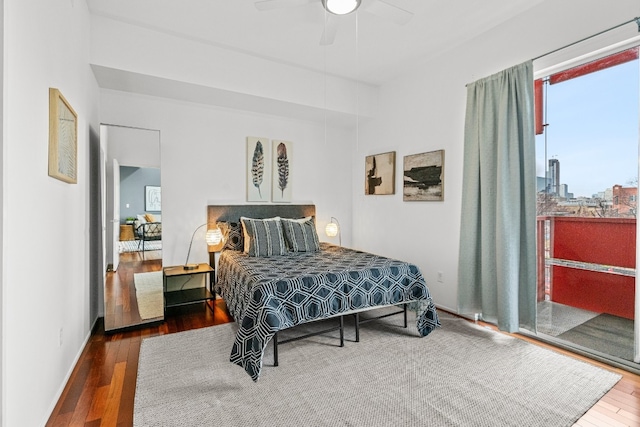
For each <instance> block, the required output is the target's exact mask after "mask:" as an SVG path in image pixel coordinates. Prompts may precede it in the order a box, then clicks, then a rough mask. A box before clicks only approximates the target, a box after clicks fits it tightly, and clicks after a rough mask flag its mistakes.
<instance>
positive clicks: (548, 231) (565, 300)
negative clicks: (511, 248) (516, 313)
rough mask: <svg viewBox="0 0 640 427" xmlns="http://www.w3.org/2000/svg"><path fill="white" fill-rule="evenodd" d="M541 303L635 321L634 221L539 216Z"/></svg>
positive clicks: (539, 287)
mask: <svg viewBox="0 0 640 427" xmlns="http://www.w3.org/2000/svg"><path fill="white" fill-rule="evenodd" d="M537 233H538V299H539V300H542V299H544V298H545V297H547V298H548V299H550V300H551V301H554V302H558V303H561V304H565V305H569V306H572V307H578V308H582V309H585V310H591V311H595V312H598V313H609V314H612V315H615V316H619V317H625V318H627V319H633V318H634V306H635V268H636V220H635V219H634V218H587V217H563V216H539V217H538V230H537Z"/></svg>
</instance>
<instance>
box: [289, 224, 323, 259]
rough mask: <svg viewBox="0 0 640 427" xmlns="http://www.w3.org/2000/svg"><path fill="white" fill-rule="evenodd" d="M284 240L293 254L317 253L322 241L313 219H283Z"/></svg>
mask: <svg viewBox="0 0 640 427" xmlns="http://www.w3.org/2000/svg"><path fill="white" fill-rule="evenodd" d="M280 221H281V222H282V229H283V231H284V238H285V241H286V242H287V247H288V248H289V250H290V251H291V252H317V251H319V250H320V240H319V239H318V233H317V232H316V224H315V222H314V221H313V218H311V217H308V218H304V219H302V220H296V219H284V218H283V219H281V220H280Z"/></svg>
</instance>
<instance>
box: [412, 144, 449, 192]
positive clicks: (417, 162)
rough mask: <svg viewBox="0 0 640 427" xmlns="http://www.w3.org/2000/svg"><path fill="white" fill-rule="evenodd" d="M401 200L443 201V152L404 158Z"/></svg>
mask: <svg viewBox="0 0 640 427" xmlns="http://www.w3.org/2000/svg"><path fill="white" fill-rule="evenodd" d="M403 169H404V172H403V187H402V200H404V201H443V200H444V150H437V151H429V152H427V153H420V154H413V155H410V156H405V157H404V167H403Z"/></svg>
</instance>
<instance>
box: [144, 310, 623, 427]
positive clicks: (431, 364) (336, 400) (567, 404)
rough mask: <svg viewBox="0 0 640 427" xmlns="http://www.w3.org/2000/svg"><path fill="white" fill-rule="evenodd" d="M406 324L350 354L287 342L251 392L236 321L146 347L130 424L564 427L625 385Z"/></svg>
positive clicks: (526, 348)
mask: <svg viewBox="0 0 640 427" xmlns="http://www.w3.org/2000/svg"><path fill="white" fill-rule="evenodd" d="M401 317H402V316H399V317H394V318H387V319H384V320H381V321H377V322H370V323H367V324H366V325H363V326H362V328H361V342H360V343H355V342H353V341H347V342H346V343H345V347H343V348H340V347H338V343H337V340H336V339H335V338H331V337H326V336H317V337H314V338H310V339H305V340H301V341H296V342H293V343H289V344H285V345H283V346H281V347H280V351H279V356H280V357H279V359H280V366H279V367H273V366H272V365H271V363H272V355H271V354H267V355H265V368H264V369H263V373H262V375H261V377H260V379H259V380H258V381H257V382H255V383H254V382H253V381H251V378H250V377H249V376H248V375H247V374H246V373H245V372H244V370H242V368H240V367H238V366H235V365H232V364H231V363H230V362H229V361H228V360H229V354H230V350H231V345H232V342H233V339H234V334H235V332H236V330H237V327H236V324H235V323H231V324H225V325H219V326H213V327H208V328H203V329H198V330H191V331H186V332H181V333H179V334H173V335H165V336H161V337H154V338H147V339H145V340H143V342H142V346H141V349H140V360H139V368H138V381H137V387H136V395H135V406H134V425H135V426H138V427H140V426H209V425H229V426H276V425H277V426H301V425H309V426H311V425H313V426H387V425H402V426H569V425H572V424H573V423H574V422H575V421H576V420H578V418H580V417H581V416H582V415H583V414H584V413H585V412H586V411H587V410H588V409H589V408H590V407H591V406H592V405H593V404H595V403H596V402H597V401H598V400H599V399H600V397H602V396H603V395H604V394H605V393H606V392H607V391H608V390H609V389H610V388H611V387H612V386H613V385H614V384H615V383H616V382H617V381H618V380H619V379H620V375H618V374H615V373H612V372H609V371H607V370H604V369H601V368H598V367H595V366H592V365H589V364H587V363H584V362H581V361H579V360H575V359H572V358H569V357H567V356H563V355H561V354H558V353H555V352H553V351H550V350H547V349H544V348H542V347H538V346H536V345H533V344H529V343H527V342H525V341H523V340H520V339H517V338H513V337H509V336H506V335H503V334H500V333H497V332H494V331H492V330H489V329H486V328H481V327H479V326H476V325H473V324H471V323H469V322H467V321H465V320H461V319H456V318H453V317H451V316H447V315H442V316H441V322H442V328H440V329H437V330H436V331H434V332H432V333H431V334H430V335H429V336H427V337H425V338H419V337H418V336H417V332H416V328H415V324H411V323H410V326H409V328H408V329H403V328H401V327H400V326H398V325H400V324H401V322H402V320H401ZM314 326H315V325H314ZM348 332H349V333H346V334H345V335H346V338H347V340H353V329H352V328H351V327H349V329H348ZM283 338H284V337H283ZM271 349H272V346H269V352H271Z"/></svg>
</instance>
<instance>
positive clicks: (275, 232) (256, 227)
mask: <svg viewBox="0 0 640 427" xmlns="http://www.w3.org/2000/svg"><path fill="white" fill-rule="evenodd" d="M240 221H242V228H243V229H244V231H245V233H246V237H245V252H246V253H247V254H248V255H249V256H254V257H267V256H273V255H284V254H286V253H287V248H286V246H285V243H284V237H283V235H282V224H281V223H280V218H277V217H276V218H270V219H254V218H246V217H241V218H240ZM247 238H248V240H249V245H248V247H247V245H246V239H247Z"/></svg>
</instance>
